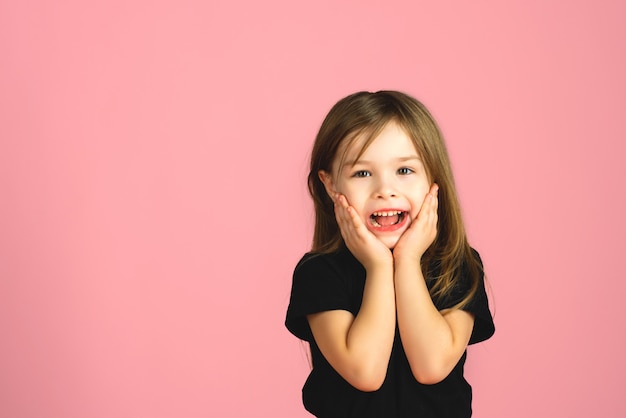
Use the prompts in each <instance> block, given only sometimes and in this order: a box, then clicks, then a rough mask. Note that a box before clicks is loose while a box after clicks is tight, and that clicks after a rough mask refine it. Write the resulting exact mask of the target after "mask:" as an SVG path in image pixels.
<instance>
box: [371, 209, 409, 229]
mask: <svg viewBox="0 0 626 418" xmlns="http://www.w3.org/2000/svg"><path fill="white" fill-rule="evenodd" d="M406 215H407V212H405V211H402V210H386V211H380V212H374V213H372V214H371V215H370V223H371V224H372V226H374V227H376V228H384V227H389V226H393V225H397V224H399V223H402V221H404V218H406Z"/></svg>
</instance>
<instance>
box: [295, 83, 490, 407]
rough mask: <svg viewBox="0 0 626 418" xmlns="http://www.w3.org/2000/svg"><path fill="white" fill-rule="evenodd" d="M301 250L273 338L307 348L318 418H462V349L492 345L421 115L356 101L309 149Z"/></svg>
mask: <svg viewBox="0 0 626 418" xmlns="http://www.w3.org/2000/svg"><path fill="white" fill-rule="evenodd" d="M308 183H309V191H310V193H311V196H312V197H313V201H314V205H315V232H314V236H313V248H312V250H311V252H310V253H308V254H306V255H305V256H304V257H303V258H302V259H301V260H300V262H299V263H298V265H297V266H296V268H295V271H294V275H293V285H292V291H291V300H290V303H289V308H288V310H287V318H286V322H285V324H286V326H287V328H288V329H289V331H290V332H292V333H293V334H294V335H295V336H297V337H299V338H300V339H303V340H306V341H308V342H309V344H310V349H311V357H312V363H313V368H312V371H311V374H310V375H309V377H308V379H307V381H306V383H305V385H304V388H303V401H304V406H305V408H306V409H307V410H308V411H309V412H311V413H312V414H313V415H315V416H317V417H323V418H326V417H328V418H331V417H341V418H346V417H359V418H363V417H384V418H393V417H446V418H449V417H454V418H460V417H469V416H471V413H472V409H471V400H472V392H471V387H470V385H469V384H468V383H467V382H466V380H465V379H464V377H463V365H464V363H465V357H466V348H467V345H468V344H473V343H477V342H480V341H483V340H486V339H488V338H489V337H491V335H492V334H493V333H494V324H493V320H492V317H491V313H490V311H489V306H488V302H487V295H486V293H485V286H484V282H483V270H482V263H481V260H480V257H479V256H478V253H477V252H476V251H474V250H473V249H472V248H471V247H470V246H469V244H468V242H467V238H466V235H465V229H464V226H463V221H462V219H461V210H460V207H459V202H458V198H457V194H456V190H455V186H454V181H453V178H452V172H451V169H450V162H449V159H448V155H447V151H446V148H445V145H444V142H443V139H442V137H441V134H440V131H439V128H438V127H437V125H436V123H435V121H434V120H433V118H432V117H431V115H430V114H429V112H428V111H427V110H426V108H425V107H424V106H423V105H422V104H421V103H419V102H418V101H417V100H415V99H414V98H412V97H409V96H407V95H405V94H403V93H399V92H394V91H380V92H377V93H368V92H360V93H356V94H353V95H350V96H348V97H346V98H344V99H342V100H340V101H339V102H338V103H337V104H336V105H335V106H334V107H333V108H332V109H331V111H330V113H329V114H328V115H327V116H326V119H325V120H324V122H323V123H322V126H321V128H320V131H319V133H318V135H317V138H316V140H315V144H314V146H313V152H312V155H311V171H310V173H309V178H308Z"/></svg>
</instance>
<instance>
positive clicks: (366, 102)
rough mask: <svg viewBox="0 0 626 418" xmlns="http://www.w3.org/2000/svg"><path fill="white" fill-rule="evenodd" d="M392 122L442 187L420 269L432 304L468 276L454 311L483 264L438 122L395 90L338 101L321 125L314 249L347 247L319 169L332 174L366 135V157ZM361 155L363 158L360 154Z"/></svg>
mask: <svg viewBox="0 0 626 418" xmlns="http://www.w3.org/2000/svg"><path fill="white" fill-rule="evenodd" d="M391 121H394V122H396V123H398V125H399V126H401V127H402V128H403V129H404V130H405V131H406V133H407V135H408V136H409V137H410V138H411V140H412V141H413V144H414V145H415V148H416V149H417V151H418V153H419V155H420V156H421V158H422V161H423V163H424V166H425V168H426V173H427V175H428V177H429V180H430V181H431V183H432V182H434V183H437V184H438V185H439V193H438V197H439V208H438V218H439V221H438V231H437V237H436V238H435V241H434V242H433V243H432V244H431V246H430V247H429V248H428V250H427V251H426V252H425V253H424V255H423V256H422V260H421V264H422V271H423V272H424V274H425V276H426V277H428V278H429V280H434V283H433V284H432V286H431V297H432V298H433V300H441V299H443V298H446V297H449V296H451V294H452V291H453V290H454V288H455V285H456V283H457V280H458V279H459V276H460V274H461V272H462V270H463V271H466V272H468V273H469V278H470V282H471V285H470V288H469V289H468V291H469V292H468V293H466V294H465V295H464V297H463V298H462V300H460V301H455V302H457V303H456V304H455V306H454V308H460V307H463V306H464V305H465V304H466V303H467V302H468V301H469V300H470V299H471V298H472V297H473V295H474V293H475V292H476V289H477V287H478V284H479V280H480V276H481V274H482V266H481V263H480V260H479V259H478V258H477V256H476V255H475V253H474V252H473V250H472V249H471V247H470V245H469V243H468V241H467V237H466V233H465V226H464V224H463V219H462V216H461V207H460V204H459V200H458V197H457V192H456V187H455V185H454V178H453V175H452V169H451V167H450V160H449V158H448V152H447V150H446V146H445V143H444V140H443V137H442V135H441V131H440V130H439V127H438V126H437V123H436V122H435V120H434V119H433V117H432V116H431V114H430V112H429V111H428V110H427V109H426V107H425V106H424V105H423V104H422V103H420V102H419V101H418V100H416V99H414V98H413V97H411V96H408V95H406V94H404V93H401V92H397V91H379V92H376V93H370V92H358V93H354V94H351V95H350V96H347V97H345V98H343V99H341V100H340V101H339V102H337V103H336V104H335V105H334V106H333V107H332V109H331V110H330V112H329V113H328V115H327V116H326V118H325V119H324V122H323V123H322V126H321V127H320V130H319V132H318V134H317V137H316V139H315V143H314V145H313V150H312V152H311V164H310V172H309V176H308V187H309V193H310V194H311V197H312V198H313V204H314V207H315V229H314V233H313V245H312V249H311V250H312V251H313V252H318V253H331V252H335V251H337V250H339V249H340V248H342V247H344V246H345V244H344V242H343V238H342V237H341V233H340V231H339V227H338V225H337V221H336V220H335V214H334V208H333V202H332V200H331V199H330V197H329V196H328V193H327V192H326V190H325V188H324V185H323V183H322V182H321V180H320V179H319V176H318V173H319V171H320V170H324V171H326V172H331V171H332V165H333V162H334V160H335V158H337V157H339V158H340V160H339V161H342V160H343V158H344V157H345V156H344V155H337V154H338V153H339V149H340V146H341V144H342V143H343V142H344V141H348V142H347V144H346V145H347V146H346V147H344V148H343V149H344V153H345V150H347V149H348V148H349V145H350V144H351V142H352V141H354V140H355V139H356V138H357V137H361V136H364V137H365V141H364V145H363V147H362V149H361V151H360V153H363V152H364V151H365V149H366V148H367V147H368V146H369V144H371V142H372V141H373V140H374V139H375V138H376V137H377V136H378V134H379V133H380V132H381V131H382V129H383V128H384V127H385V126H386V125H387V124H388V123H389V122H391ZM359 156H360V154H359Z"/></svg>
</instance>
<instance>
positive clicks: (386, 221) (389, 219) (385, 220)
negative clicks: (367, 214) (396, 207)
mask: <svg viewBox="0 0 626 418" xmlns="http://www.w3.org/2000/svg"><path fill="white" fill-rule="evenodd" d="M374 218H375V220H376V222H378V224H379V225H380V226H389V225H395V224H397V223H398V221H399V220H400V219H399V216H398V215H393V216H375V217H374Z"/></svg>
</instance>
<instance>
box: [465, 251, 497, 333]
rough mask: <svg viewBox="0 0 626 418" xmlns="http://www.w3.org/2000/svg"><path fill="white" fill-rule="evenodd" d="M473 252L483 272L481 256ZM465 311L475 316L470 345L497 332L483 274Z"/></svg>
mask: <svg viewBox="0 0 626 418" xmlns="http://www.w3.org/2000/svg"><path fill="white" fill-rule="evenodd" d="M472 251H473V253H474V256H475V257H476V258H477V259H478V262H479V263H480V266H481V270H482V266H483V263H482V260H481V259H480V255H479V254H478V252H477V251H476V250H474V249H472ZM463 310H465V311H467V312H471V313H472V314H474V329H473V330H472V335H471V337H470V340H469V343H470V344H476V343H479V342H481V341H485V340H487V339H489V338H491V336H492V335H493V334H494V332H495V325H494V323H493V317H492V316H491V311H490V310H489V299H488V298H487V291H486V290H485V277H484V274H483V273H482V272H481V274H480V280H479V282H478V288H477V289H476V293H475V294H474V297H473V298H472V299H471V300H470V301H469V303H468V304H467V305H466V306H465V307H464V308H463Z"/></svg>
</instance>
